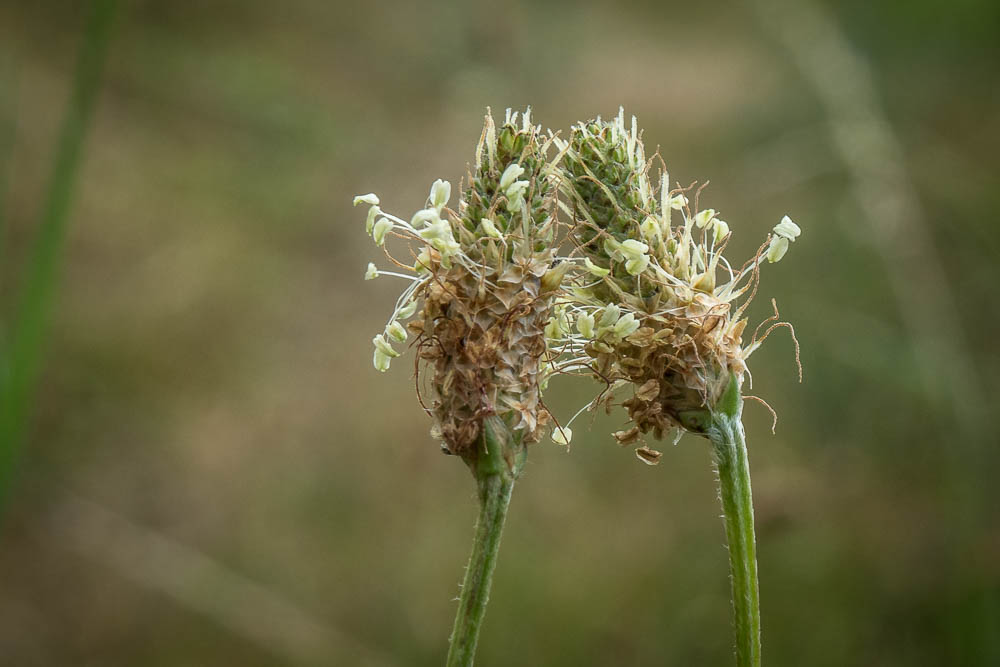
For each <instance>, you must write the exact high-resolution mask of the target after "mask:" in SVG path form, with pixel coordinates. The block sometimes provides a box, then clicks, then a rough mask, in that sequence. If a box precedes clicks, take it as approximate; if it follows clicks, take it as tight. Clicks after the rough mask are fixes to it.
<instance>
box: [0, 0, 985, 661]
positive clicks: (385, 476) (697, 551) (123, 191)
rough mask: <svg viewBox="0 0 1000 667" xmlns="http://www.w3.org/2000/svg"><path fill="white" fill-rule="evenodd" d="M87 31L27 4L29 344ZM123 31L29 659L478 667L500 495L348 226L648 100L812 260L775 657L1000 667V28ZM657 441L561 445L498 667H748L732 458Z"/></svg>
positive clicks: (80, 283) (16, 92)
mask: <svg viewBox="0 0 1000 667" xmlns="http://www.w3.org/2000/svg"><path fill="white" fill-rule="evenodd" d="M87 5H88V3H85V2H72V1H69V0H63V1H57V0H44V1H35V2H14V1H12V0H6V1H5V2H2V3H0V193H2V196H0V202H2V207H3V212H4V214H5V215H4V219H5V227H4V229H3V231H2V234H3V237H2V244H0V247H2V250H3V256H2V259H0V279H2V282H0V298H2V305H3V311H2V312H3V314H4V319H3V326H4V331H5V332H6V331H9V330H10V328H11V327H12V326H14V325H15V324H16V323H14V322H13V317H14V307H13V304H14V303H15V301H16V295H17V294H18V291H19V289H20V288H21V285H22V284H23V281H24V276H25V275H27V272H28V271H29V268H30V267H28V266H27V264H28V263H29V258H30V253H29V248H30V247H31V245H32V243H34V240H35V239H36V238H37V234H38V220H39V218H40V216H41V213H42V208H43V203H42V202H43V200H44V197H45V183H46V180H47V178H48V175H49V172H50V170H51V164H52V160H53V156H54V154H55V150H56V144H57V135H58V130H59V124H60V122H61V119H62V117H63V115H64V113H65V108H66V104H67V101H68V99H69V90H70V87H71V79H72V72H73V67H74V62H75V60H76V57H77V51H78V49H79V46H80V43H81V39H82V35H83V31H84V25H85V22H86V14H87ZM120 9H121V11H120V13H119V16H118V19H117V23H116V26H115V32H114V35H113V39H112V42H111V47H110V51H109V58H108V62H107V67H106V70H105V73H104V78H103V81H102V88H101V92H100V96H99V98H98V103H97V107H96V111H95V115H94V118H93V123H92V125H91V128H90V129H91V131H90V135H89V137H88V138H87V141H86V145H85V153H84V155H83V161H82V163H81V171H80V174H79V181H78V184H77V186H78V187H77V191H76V192H77V196H76V197H75V200H74V204H73V208H72V209H71V218H70V220H69V227H68V236H67V239H66V246H65V248H64V252H63V254H62V263H61V266H60V268H59V273H58V280H59V282H58V292H57V297H56V300H55V302H54V309H53V316H52V319H51V326H50V328H49V332H48V337H47V340H46V342H45V344H44V348H43V349H44V362H43V365H42V367H41V375H40V376H39V382H38V384H37V386H36V388H35V391H34V393H33V395H32V400H31V404H30V410H29V414H28V421H27V422H26V427H25V436H24V438H23V442H21V445H22V446H23V447H22V451H21V456H20V457H19V464H18V467H17V471H16V475H15V477H14V479H13V486H12V487H11V488H10V489H9V490H8V491H7V492H6V499H5V506H4V508H3V512H4V516H3V520H2V523H0V655H3V656H4V657H3V662H4V664H6V665H11V666H12V667H13V666H15V665H16V666H22V665H24V666H33V665H230V664H241V665H247V666H256V665H363V666H365V665H436V664H441V663H442V662H443V659H444V654H445V651H446V640H447V636H448V633H449V632H450V629H451V622H452V615H453V612H454V610H455V602H454V598H455V597H456V595H457V592H458V582H459V580H460V577H461V573H462V568H463V566H464V564H465V561H466V558H467V555H468V548H469V541H470V539H471V530H472V523H473V520H474V516H475V509H474V494H473V482H472V479H471V477H470V476H469V474H468V472H467V471H466V470H465V469H464V466H463V465H462V464H461V463H460V462H459V461H457V460H456V459H453V458H449V457H444V456H441V455H440V453H439V452H438V447H437V445H436V444H434V443H433V442H432V441H431V439H430V438H429V436H428V435H427V428H428V423H427V420H426V418H425V417H424V416H423V415H422V413H421V411H420V409H419V406H418V404H417V402H416V400H415V397H414V392H413V382H412V368H411V367H410V365H409V364H408V363H399V364H394V365H393V368H392V369H391V371H390V372H389V373H387V374H386V375H384V376H383V375H380V374H378V373H377V372H376V371H374V370H373V369H372V367H371V349H370V339H371V336H372V335H373V334H374V333H377V331H378V330H379V329H380V328H381V327H382V325H383V324H384V320H385V317H386V316H387V313H388V312H389V309H390V307H391V303H392V300H393V299H394V298H395V295H396V294H397V293H398V287H399V285H398V284H396V283H394V282H392V280H391V279H389V278H386V279H382V280H378V281H375V282H364V281H363V280H362V275H363V273H364V267H365V264H366V263H367V261H368V260H369V259H374V258H376V256H377V255H376V252H375V248H374V247H373V246H372V245H371V243H370V240H369V239H367V238H366V236H365V233H364V224H363V219H364V211H362V210H360V209H353V208H351V206H350V199H351V197H352V196H353V195H354V194H357V193H362V192H369V191H376V192H378V193H379V194H380V195H381V196H382V200H383V205H384V207H385V208H387V210H391V211H393V212H395V213H397V214H400V215H402V216H407V215H409V213H410V212H412V211H413V210H416V209H417V208H419V207H420V206H421V205H422V203H423V199H424V197H426V193H427V188H428V187H429V184H430V183H431V181H432V180H433V179H435V178H438V177H443V178H449V179H451V180H452V181H453V182H456V183H457V181H458V179H459V178H460V177H461V176H462V175H463V174H464V172H465V165H466V164H467V162H469V161H470V160H471V159H472V156H473V149H474V146H475V142H476V140H477V139H478V136H479V131H480V128H481V122H482V116H483V112H484V109H485V107H486V106H488V105H489V106H492V107H493V109H494V112H495V113H500V114H501V115H502V113H503V109H504V108H505V107H508V106H510V107H515V108H521V107H523V106H525V105H528V104H530V105H532V107H533V110H534V116H535V119H536V121H537V122H540V123H543V124H544V125H545V126H547V127H552V128H568V127H569V126H570V125H571V124H572V123H574V122H576V121H578V120H581V119H584V118H587V117H591V116H593V115H597V114H603V115H605V116H608V115H613V114H614V113H615V112H616V111H617V109H618V106H619V105H624V106H625V108H626V112H627V113H630V114H631V113H634V114H636V115H637V116H638V117H639V122H640V125H641V126H642V127H644V128H645V129H646V143H647V146H648V147H649V148H650V150H652V149H654V148H655V147H656V146H657V145H659V147H660V150H661V152H662V154H663V156H664V158H665V160H666V162H667V165H668V166H669V168H670V170H671V177H672V179H673V180H675V181H681V182H683V183H685V184H686V183H688V182H690V181H692V180H695V179H697V180H699V181H704V180H707V179H711V181H712V185H711V186H710V187H709V189H708V190H707V191H706V193H705V194H704V195H703V202H707V204H708V205H709V206H712V207H714V208H716V209H718V210H720V211H721V214H722V215H723V217H725V219H726V220H728V221H729V222H730V225H731V227H732V229H733V231H734V234H735V238H734V242H733V244H732V245H731V246H730V247H731V249H732V254H731V256H732V257H735V258H742V257H745V256H748V255H749V254H750V253H751V252H752V250H753V249H755V248H756V247H757V245H758V243H759V242H760V241H761V240H762V239H763V238H764V236H765V235H766V233H767V232H768V230H769V229H770V228H771V227H772V226H773V225H774V224H775V223H776V222H777V221H778V220H779V219H780V218H781V216H782V215H784V214H785V213H788V214H790V215H791V216H792V218H793V219H795V220H796V221H797V222H798V223H799V224H800V225H801V226H802V228H803V230H804V231H803V235H802V237H801V238H800V239H799V241H798V242H797V243H796V244H795V246H794V247H793V248H792V251H791V252H790V253H789V255H788V257H787V258H786V259H785V260H784V261H783V262H782V263H781V264H780V265H777V266H772V267H767V268H768V270H767V271H766V272H765V274H764V278H763V284H762V287H761V296H760V297H759V298H758V299H757V301H756V302H755V304H754V306H753V307H752V309H751V314H752V316H753V317H754V318H756V319H762V318H763V317H766V316H767V315H768V314H769V311H770V304H769V303H768V300H769V298H770V297H771V296H774V297H777V299H778V302H779V305H780V307H781V312H782V315H783V316H784V317H785V318H787V319H789V320H791V321H792V322H793V323H794V324H795V326H796V331H797V333H798V337H799V339H800V341H801V343H802V361H803V365H804V367H805V381H804V382H803V383H802V384H801V385H799V384H797V382H796V376H795V368H794V361H793V352H792V345H791V342H790V340H789V339H788V338H787V337H786V336H785V335H784V334H783V333H777V334H776V335H775V336H774V337H773V338H772V339H770V340H769V341H768V344H767V345H766V346H765V347H764V348H763V349H762V350H761V351H760V352H758V353H757V354H756V355H755V356H754V358H753V360H752V364H751V367H752V370H753V371H754V393H756V394H758V395H761V396H763V397H765V398H766V399H767V400H768V401H769V402H770V404H771V405H772V406H774V408H775V409H776V410H777V412H778V413H779V414H780V422H779V424H778V429H777V434H776V435H771V433H770V417H769V415H768V414H767V412H766V411H765V410H764V409H763V408H760V407H759V406H756V405H755V404H753V403H748V406H747V419H748V423H747V431H748V438H749V445H750V450H751V454H750V455H751V466H752V470H753V479H754V485H755V486H754V491H755V502H756V506H757V519H758V540H759V546H758V549H759V552H758V557H759V562H760V577H761V591H762V592H761V602H762V610H763V612H762V613H763V631H764V654H765V661H766V663H767V664H770V665H830V666H834V665H880V666H885V665H888V666H892V665H900V666H902V665H907V666H909V665H935V666H939V665H997V664H1000V503H998V501H997V496H996V493H995V488H996V485H997V483H996V477H997V474H998V473H1000V453H998V449H1000V448H998V444H1000V438H998V435H997V433H998V429H1000V418H998V417H997V409H996V407H995V406H996V404H997V400H998V398H1000V391H998V388H997V382H996V379H995V378H996V377H997V374H998V372H1000V354H998V351H997V346H996V336H997V333H998V326H1000V307H998V306H997V301H996V291H997V287H998V285H1000V269H998V267H997V261H998V258H1000V226H998V213H1000V183H998V176H1000V168H998V157H997V156H998V154H1000V40H998V39H997V36H998V35H1000V4H997V3H995V2H990V1H987V0H984V1H982V2H976V1H974V0H963V1H962V2H955V3H951V4H950V5H949V6H948V7H947V8H945V7H942V6H941V5H940V3H932V2H929V1H926V0H919V1H917V2H882V3H870V2H862V1H860V0H851V1H849V2H842V3H832V2H831V3H826V4H824V3H819V2H792V1H791V0H789V1H788V2H787V3H772V2H768V1H767V0H748V1H747V2H738V3H732V4H726V5H724V6H696V5H692V4H691V3H663V2H629V3H617V4H612V3H605V4H593V3H580V2H547V3H529V2H507V3H491V4H471V3H458V2H454V3H452V2H428V3H408V2H400V1H393V2H368V3H360V2H358V3H337V2H320V1H310V0H296V1H288V2H281V3H275V2H263V1H254V2H249V1H244V2H235V1H232V0H213V1H210V2H199V3H193V2H174V3H166V2H154V1H153V0H148V1H139V0H136V1H133V2H123V3H122V6H121V8H120ZM6 361H9V360H6ZM592 392H593V390H592V389H591V388H590V387H587V386H583V385H574V384H573V383H572V382H567V381H560V380H556V381H554V382H553V386H552V388H551V389H550V393H549V397H550V398H549V401H548V402H549V403H550V407H552V408H553V410H554V411H555V412H556V414H558V415H562V416H563V417H565V416H567V415H569V414H572V412H573V411H575V410H576V408H577V407H579V406H580V405H582V404H583V403H584V402H586V401H587V400H588V399H589V398H590V397H591V396H592ZM621 421H622V415H620V414H616V415H612V416H611V417H608V418H599V419H596V420H594V421H593V423H592V425H591V428H590V429H588V428H587V423H586V421H581V422H577V424H576V425H575V426H577V427H578V428H576V429H575V430H576V438H575V440H574V443H573V447H572V450H571V451H570V452H569V453H566V452H565V451H564V450H563V449H561V448H559V447H558V446H555V445H552V444H551V443H541V444H539V445H537V446H535V447H534V448H533V450H532V452H531V454H530V463H529V467H528V468H527V472H526V474H525V475H524V477H523V480H522V482H521V483H520V485H519V486H518V489H517V491H516V493H515V496H514V502H513V506H512V510H511V514H510V517H509V521H508V524H507V530H506V535H505V538H504V544H503V549H502V552H501V559H500V564H499V567H498V570H497V575H496V579H495V582H494V590H493V596H492V602H491V607H490V611H489V613H488V615H487V621H486V626H485V630H484V633H483V636H482V638H481V642H480V653H479V660H478V662H477V664H480V665H484V666H485V665H657V664H671V665H725V664H731V660H732V658H731V648H730V641H731V639H730V634H731V633H730V621H729V602H728V594H729V591H728V585H729V584H728V580H727V558H726V552H725V548H724V534H723V529H722V525H721V522H720V521H719V519H718V515H719V508H718V505H717V499H716V497H715V491H714V480H713V474H712V471H711V469H710V464H709V459H710V457H709V451H708V447H707V445H706V443H705V442H704V441H701V440H698V439H695V438H685V439H683V440H682V441H681V442H680V444H679V445H678V446H676V447H674V448H669V449H667V451H666V452H665V455H664V458H663V461H662V463H661V464H660V465H659V466H658V467H655V468H650V467H647V466H644V465H642V464H640V463H639V462H638V461H637V460H636V459H635V457H634V456H633V455H632V454H631V453H629V452H628V451H625V450H622V449H620V448H619V447H618V446H617V445H616V444H614V441H613V439H612V438H610V436H609V433H610V432H611V431H613V430H616V429H617V428H619V426H620V423H621ZM3 444H4V446H9V445H10V444H11V443H3Z"/></svg>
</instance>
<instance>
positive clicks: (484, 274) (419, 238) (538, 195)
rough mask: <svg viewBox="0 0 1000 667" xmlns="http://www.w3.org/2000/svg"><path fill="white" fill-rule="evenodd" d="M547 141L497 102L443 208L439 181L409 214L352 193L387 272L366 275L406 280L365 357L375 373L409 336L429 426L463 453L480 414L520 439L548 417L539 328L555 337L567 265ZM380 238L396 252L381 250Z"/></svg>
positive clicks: (532, 436)
mask: <svg viewBox="0 0 1000 667" xmlns="http://www.w3.org/2000/svg"><path fill="white" fill-rule="evenodd" d="M551 144H552V140H551V138H548V137H543V136H542V134H541V128H540V127H539V126H535V125H533V124H532V122H531V116H530V109H529V110H528V111H525V112H524V114H522V115H521V118H520V119H519V118H518V113H516V112H514V113H511V112H510V110H508V111H507V115H506V117H505V120H504V123H503V124H502V125H501V126H500V127H499V128H497V127H496V125H495V124H494V121H493V118H492V116H491V115H489V114H487V116H486V120H485V125H484V127H483V131H482V135H481V136H480V139H479V142H478V145H477V147H476V153H475V163H474V165H473V166H472V167H471V168H470V173H469V175H468V187H467V188H465V189H464V191H463V192H462V193H461V195H460V199H459V201H458V203H457V205H456V206H455V207H454V208H449V206H448V204H449V200H450V198H451V184H450V183H448V182H447V181H442V180H437V181H435V182H434V184H433V185H432V186H431V189H430V194H429V196H428V199H427V203H426V206H425V208H423V209H421V210H419V211H417V212H416V213H415V214H414V215H413V216H411V217H410V219H409V220H404V219H403V218H399V217H396V216H393V215H390V214H388V213H384V212H383V211H382V210H381V208H379V206H380V200H379V199H378V197H376V196H375V195H374V194H369V195H362V196H359V197H357V198H355V204H356V205H357V204H361V203H363V204H367V205H368V206H369V212H368V220H367V222H366V225H367V229H368V232H369V234H371V235H372V238H373V240H374V241H375V243H376V245H377V246H379V247H382V248H383V249H384V251H385V255H386V259H387V260H388V261H389V262H390V263H392V264H394V265H395V267H396V269H398V270H397V271H383V270H381V269H379V268H376V267H375V266H373V265H369V268H368V271H367V272H366V278H373V277H376V276H383V275H386V276H396V277H402V278H405V279H407V280H408V281H409V284H408V285H407V287H406V288H405V289H404V290H403V292H402V294H401V295H400V296H399V299H398V300H397V302H396V308H395V309H394V311H393V313H392V316H391V317H390V319H389V322H388V323H387V325H386V327H385V330H384V332H383V333H381V334H379V335H378V336H376V337H375V339H374V341H373V342H374V345H375V353H374V354H375V357H374V365H375V367H376V368H377V369H378V370H380V371H385V370H386V369H388V368H389V365H390V362H391V360H392V359H393V358H394V357H395V356H398V352H396V350H395V349H394V348H393V344H394V343H403V342H404V341H407V340H409V341H410V345H411V346H412V347H414V348H415V350H416V356H417V369H418V371H417V387H418V393H419V394H420V396H421V401H422V404H423V405H424V407H425V409H426V411H427V412H428V414H429V415H430V416H431V417H432V420H433V425H432V428H431V432H432V434H434V435H435V436H436V437H437V438H439V439H440V440H441V441H442V445H443V447H444V449H445V450H446V451H447V452H449V453H452V454H459V455H462V456H463V457H464V458H466V459H467V460H468V457H469V456H474V455H475V454H474V449H475V447H474V445H475V443H476V441H477V438H479V437H480V435H481V433H482V431H483V423H484V420H485V419H487V418H493V417H494V416H495V417H497V418H499V419H500V420H502V421H503V423H504V425H505V427H506V429H507V430H508V432H509V433H510V434H511V435H513V437H514V438H515V439H516V441H517V442H518V443H520V444H528V443H531V442H536V441H537V440H539V439H540V437H541V433H542V431H543V427H544V426H545V424H546V423H547V422H548V421H549V419H550V415H549V414H548V411H547V410H546V409H545V408H544V405H543V403H542V401H541V388H542V386H543V385H544V382H545V379H546V376H547V374H548V373H549V372H551V371H550V364H549V361H550V357H551V356H554V353H550V352H549V347H548V344H547V338H546V331H549V333H550V334H552V335H553V336H559V335H561V329H560V328H559V326H558V324H559V322H560V320H559V318H558V316H557V314H556V313H555V304H556V300H557V298H558V297H559V296H560V295H561V294H562V293H563V291H562V288H561V283H562V278H563V276H564V275H565V273H566V268H567V267H560V266H558V262H556V261H554V260H555V256H556V249H555V245H556V240H557V239H556V234H557V231H558V230H557V227H558V225H557V223H556V221H555V218H554V215H553V214H554V208H555V198H556V193H557V189H558V178H559V177H558V174H556V173H554V172H553V169H552V168H551V166H550V164H549V162H548V160H547V158H546V153H547V152H548V151H549V149H550V147H551ZM392 238H395V239H396V241H394V243H396V242H401V244H402V245H403V246H404V247H405V252H408V253H409V256H408V257H398V256H396V255H393V254H392V252H391V251H390V250H389V249H387V246H388V245H389V244H388V240H389V239H392ZM407 319H409V323H408V324H407V325H406V326H405V327H404V326H403V325H402V324H401V323H402V322H403V321H404V320H407ZM564 319H565V318H564ZM554 323H555V324H554ZM428 388H429V392H426V391H423V390H424V389H428Z"/></svg>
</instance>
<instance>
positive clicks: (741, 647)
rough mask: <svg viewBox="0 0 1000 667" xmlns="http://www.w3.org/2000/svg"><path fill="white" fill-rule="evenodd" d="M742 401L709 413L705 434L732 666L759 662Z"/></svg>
mask: <svg viewBox="0 0 1000 667" xmlns="http://www.w3.org/2000/svg"><path fill="white" fill-rule="evenodd" d="M737 391H738V389H737ZM742 403H743V402H742V399H740V398H739V396H738V395H737V397H736V401H735V409H734V410H732V411H728V410H727V411H726V412H717V413H715V414H713V415H712V427H711V428H709V429H708V437H709V440H710V441H711V442H712V448H713V450H714V455H715V463H716V467H717V470H718V473H719V498H720V499H721V500H722V511H723V515H724V521H725V524H726V539H727V541H728V543H729V570H730V574H731V579H732V596H733V623H734V625H735V630H736V664H737V666H738V667H760V599H759V594H758V589H757V543H756V538H755V537H754V526H753V498H752V496H751V492H750V464H749V461H748V459H747V446H746V439H745V437H744V434H743V423H742V421H741V415H740V413H741V412H742ZM727 412H728V414H727Z"/></svg>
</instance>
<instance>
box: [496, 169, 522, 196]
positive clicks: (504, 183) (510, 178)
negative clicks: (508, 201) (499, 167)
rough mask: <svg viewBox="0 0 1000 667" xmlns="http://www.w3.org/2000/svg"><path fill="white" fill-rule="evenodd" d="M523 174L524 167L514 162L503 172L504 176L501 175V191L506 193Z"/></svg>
mask: <svg viewBox="0 0 1000 667" xmlns="http://www.w3.org/2000/svg"><path fill="white" fill-rule="evenodd" d="M523 173H524V167H522V166H521V165H519V164H518V163H516V162H512V163H511V164H510V165H509V166H508V167H507V168H506V169H504V170H503V174H501V175H500V189H501V190H504V191H506V190H507V188H509V187H510V186H511V185H512V184H513V183H514V181H516V180H517V178H518V176H520V175H521V174H523Z"/></svg>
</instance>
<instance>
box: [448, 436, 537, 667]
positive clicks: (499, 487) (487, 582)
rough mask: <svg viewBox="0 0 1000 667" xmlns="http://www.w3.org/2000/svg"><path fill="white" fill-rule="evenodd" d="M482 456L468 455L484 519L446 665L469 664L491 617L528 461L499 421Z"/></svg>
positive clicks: (478, 523) (478, 525)
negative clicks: (517, 485) (510, 515)
mask: <svg viewBox="0 0 1000 667" xmlns="http://www.w3.org/2000/svg"><path fill="white" fill-rule="evenodd" d="M478 445H479V447H478V449H477V454H476V455H474V456H472V457H470V458H467V459H466V463H468V464H469V467H470V468H471V469H472V474H473V475H474V476H475V478H476V484H477V486H478V492H479V494H478V495H479V519H478V520H477V521H476V534H475V538H474V540H473V542H472V555H471V556H470V557H469V565H468V566H467V567H466V570H465V580H464V581H463V582H462V595H461V597H460V598H459V603H458V613H457V614H456V615H455V627H454V629H453V630H452V633H451V648H450V649H449V651H448V661H447V667H469V666H471V665H472V664H473V661H474V660H475V657H476V643H477V642H478V641H479V630H480V628H481V627H482V624H483V618H484V617H485V616H486V604H487V603H488V602H489V598H490V586H491V585H492V583H493V570H494V569H495V568H496V564H497V554H498V552H499V551H500V537H501V535H502V533H503V524H504V519H506V517H507V508H508V507H509V506H510V496H511V493H512V492H513V490H514V480H515V479H516V478H517V474H518V473H519V472H520V469H521V465H522V464H523V462H524V457H523V453H524V450H523V446H522V445H521V444H520V442H517V441H516V438H515V437H514V436H512V435H511V434H510V433H509V431H508V430H507V429H506V427H505V425H504V424H503V422H501V421H500V420H498V419H488V420H487V421H486V423H484V425H483V429H482V436H481V438H480V442H479V443H478Z"/></svg>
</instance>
